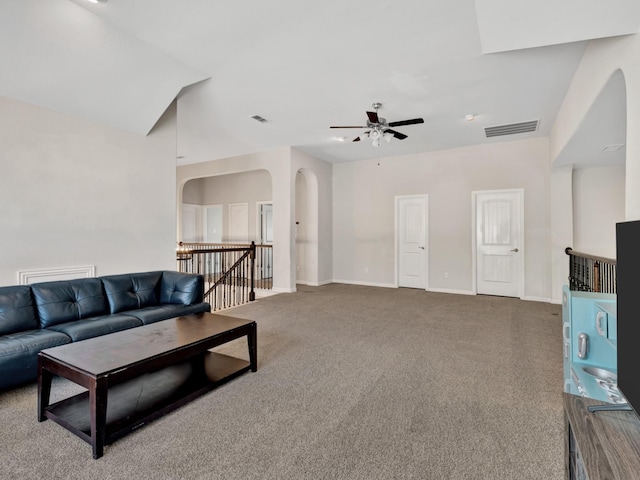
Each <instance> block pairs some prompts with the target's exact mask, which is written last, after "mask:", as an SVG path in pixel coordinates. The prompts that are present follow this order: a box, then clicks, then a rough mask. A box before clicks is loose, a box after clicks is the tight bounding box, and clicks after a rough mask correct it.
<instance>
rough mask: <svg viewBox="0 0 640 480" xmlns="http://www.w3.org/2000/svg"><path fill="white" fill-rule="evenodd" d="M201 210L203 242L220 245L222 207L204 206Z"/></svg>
mask: <svg viewBox="0 0 640 480" xmlns="http://www.w3.org/2000/svg"><path fill="white" fill-rule="evenodd" d="M203 209H204V212H203V223H204V228H203V230H204V241H205V242H207V243H221V242H222V205H205V206H204V207H203Z"/></svg>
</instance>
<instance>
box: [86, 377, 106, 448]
mask: <svg viewBox="0 0 640 480" xmlns="http://www.w3.org/2000/svg"><path fill="white" fill-rule="evenodd" d="M89 399H90V402H91V407H90V408H91V447H92V448H93V458H96V459H97V458H100V457H101V456H102V455H103V453H104V442H105V437H106V430H107V428H106V427H107V425H106V423H107V379H106V378H98V379H95V380H93V381H92V383H91V386H90V387H89Z"/></svg>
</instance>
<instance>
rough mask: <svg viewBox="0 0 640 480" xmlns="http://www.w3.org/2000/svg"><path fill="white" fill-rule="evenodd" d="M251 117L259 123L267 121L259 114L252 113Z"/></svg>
mask: <svg viewBox="0 0 640 480" xmlns="http://www.w3.org/2000/svg"><path fill="white" fill-rule="evenodd" d="M251 118H253V119H254V120H257V121H258V122H260V123H267V119H266V118H264V117H261V116H260V115H253V116H252V117H251Z"/></svg>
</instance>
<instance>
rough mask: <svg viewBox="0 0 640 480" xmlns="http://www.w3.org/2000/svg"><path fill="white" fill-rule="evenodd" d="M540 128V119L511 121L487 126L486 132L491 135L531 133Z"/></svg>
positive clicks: (488, 135)
mask: <svg viewBox="0 0 640 480" xmlns="http://www.w3.org/2000/svg"><path fill="white" fill-rule="evenodd" d="M537 130H538V120H531V121H530V122H520V123H509V124H507V125H496V126H494V127H485V128H484V133H485V135H486V136H487V138H489V137H501V136H503V135H515V134H516V133H529V132H535V131H537Z"/></svg>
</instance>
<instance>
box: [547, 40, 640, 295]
mask: <svg viewBox="0 0 640 480" xmlns="http://www.w3.org/2000/svg"><path fill="white" fill-rule="evenodd" d="M618 71H620V72H622V74H623V75H624V81H625V86H626V99H627V105H626V111H627V122H626V124H627V133H626V142H625V143H626V145H625V149H626V165H625V188H624V220H638V219H640V189H638V188H637V185H639V184H640V136H639V135H638V134H637V132H638V131H640V35H628V36H623V37H615V38H605V39H600V40H592V41H591V42H590V43H589V45H588V47H587V49H586V51H585V54H584V56H583V58H582V61H581V62H580V65H579V66H578V69H577V71H576V73H575V75H574V78H573V80H572V82H571V85H570V87H569V90H568V91H567V95H566V96H565V99H564V101H563V103H562V106H561V108H560V111H559V112H558V116H557V117H556V122H555V124H554V126H553V129H552V131H551V136H550V158H549V160H550V161H551V162H552V163H553V162H554V161H555V160H556V159H557V158H558V157H559V155H560V154H561V152H562V151H563V149H564V148H565V146H566V145H568V144H569V142H570V141H571V139H572V137H573V136H574V135H575V134H576V133H577V132H579V129H580V127H581V124H582V122H583V121H584V119H585V118H586V116H587V115H588V112H589V109H590V108H591V106H592V105H593V104H594V102H595V101H596V100H597V98H598V96H599V95H600V93H601V92H602V91H603V89H604V88H605V86H606V85H607V83H608V82H609V80H610V79H611V76H612V75H614V74H615V73H616V72H618ZM554 170H555V169H554ZM558 188H563V189H565V190H566V192H565V193H560V192H559V193H558V195H562V196H564V197H566V196H567V192H568V195H569V196H571V195H572V193H571V188H572V185H571V184H567V183H566V182H564V185H563V186H562V187H560V186H558ZM617 198H618V197H617V193H616V196H615V198H613V202H617V201H618V200H617ZM608 200H609V199H607V201H608ZM603 201H604V199H603ZM551 214H552V226H553V229H554V230H553V232H552V237H554V238H555V237H558V236H561V235H562V234H561V233H559V232H558V231H557V230H556V229H557V228H562V227H561V226H560V225H561V222H560V221H559V220H558V219H556V218H555V217H556V216H557V214H558V211H557V210H556V209H555V208H554V209H552V211H551ZM583 224H584V222H583ZM578 228H583V227H578ZM575 233H577V234H578V235H582V232H575ZM583 237H584V235H583ZM607 242H609V241H607ZM569 245H570V244H569ZM569 245H566V246H569ZM559 247H560V245H556V246H553V247H552V248H553V257H552V259H553V262H554V264H553V266H552V271H553V272H554V278H553V279H552V282H553V284H554V290H553V298H554V301H559V299H560V297H561V291H560V289H559V286H561V285H562V284H566V283H567V280H566V275H565V274H564V272H565V267H564V266H563V265H562V264H564V263H565V262H566V263H568V262H567V260H566V256H563V255H561V254H560V253H559V252H558V251H557V249H558V248H559ZM588 248H594V249H597V250H599V251H610V246H606V245H602V246H601V245H592V246H589V247H588ZM576 249H577V248H576ZM587 253H592V252H587ZM607 256H610V255H607ZM558 262H560V265H559V264H558Z"/></svg>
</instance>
